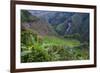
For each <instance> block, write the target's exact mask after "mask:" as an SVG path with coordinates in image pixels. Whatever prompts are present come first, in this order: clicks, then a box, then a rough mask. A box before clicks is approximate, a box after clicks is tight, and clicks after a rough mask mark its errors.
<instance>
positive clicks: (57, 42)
mask: <svg viewBox="0 0 100 73" xmlns="http://www.w3.org/2000/svg"><path fill="white" fill-rule="evenodd" d="M38 21H39V18H38V17H36V16H33V15H32V14H31V13H29V12H28V11H26V10H22V11H21V22H22V23H25V22H27V23H30V22H33V23H34V22H35V23H37V22H38ZM39 23H40V22H39ZM23 25H24V24H23ZM32 25H34V24H32ZM43 25H44V24H43ZM46 25H48V24H46ZM62 25H63V24H62ZM62 25H59V26H57V27H56V29H57V30H61V28H62V29H63V27H62ZM37 26H38V25H37ZM54 28H55V27H53V28H52V29H54ZM21 29H22V28H21ZM39 29H40V28H39ZM48 29H49V28H48ZM34 30H35V29H33V28H28V27H27V28H24V29H22V30H21V62H23V63H26V62H44V61H64V60H86V59H89V44H88V42H87V41H81V35H80V34H79V33H74V34H65V35H63V36H61V35H62V34H61V35H59V33H58V35H47V34H46V35H41V34H39V32H38V30H37V29H36V30H35V31H34ZM54 30H55V29H54ZM41 32H43V30H41ZM48 32H49V31H48ZM61 33H63V32H62V31H61Z"/></svg>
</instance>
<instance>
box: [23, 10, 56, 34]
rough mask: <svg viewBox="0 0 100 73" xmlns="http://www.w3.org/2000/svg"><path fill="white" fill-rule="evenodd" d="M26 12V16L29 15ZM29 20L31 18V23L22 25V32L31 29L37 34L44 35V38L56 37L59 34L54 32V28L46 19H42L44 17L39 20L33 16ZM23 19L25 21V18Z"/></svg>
mask: <svg viewBox="0 0 100 73" xmlns="http://www.w3.org/2000/svg"><path fill="white" fill-rule="evenodd" d="M21 12H23V11H21ZM24 12H25V13H26V14H29V12H28V11H24ZM25 16H26V15H25ZM25 16H24V17H25ZM27 18H28V19H29V18H30V21H27V22H22V23H21V28H22V30H28V29H31V30H32V31H33V32H36V33H37V34H39V35H42V36H44V35H56V34H57V33H56V32H55V31H54V30H53V28H52V27H51V26H50V25H49V23H48V22H47V21H46V19H45V18H42V17H39V18H38V17H36V16H34V15H31V14H30V15H29V17H27ZM21 19H23V17H22V18H21Z"/></svg>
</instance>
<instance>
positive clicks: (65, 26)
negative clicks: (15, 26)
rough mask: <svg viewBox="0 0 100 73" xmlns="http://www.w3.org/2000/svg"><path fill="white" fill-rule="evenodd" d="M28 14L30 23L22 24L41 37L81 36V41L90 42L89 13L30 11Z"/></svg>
mask: <svg viewBox="0 0 100 73" xmlns="http://www.w3.org/2000/svg"><path fill="white" fill-rule="evenodd" d="M27 12H28V13H27V14H25V16H26V19H27V18H28V19H29V20H30V21H29V20H28V21H29V22H28V23H23V24H22V25H23V26H24V27H25V28H26V27H28V28H30V29H32V30H33V31H36V32H37V33H39V34H40V35H55V34H58V35H60V36H65V35H74V34H79V35H80V39H83V40H84V41H89V13H78V12H60V11H41V10H28V11H27ZM28 16H30V17H28ZM24 19H25V17H24Z"/></svg>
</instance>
